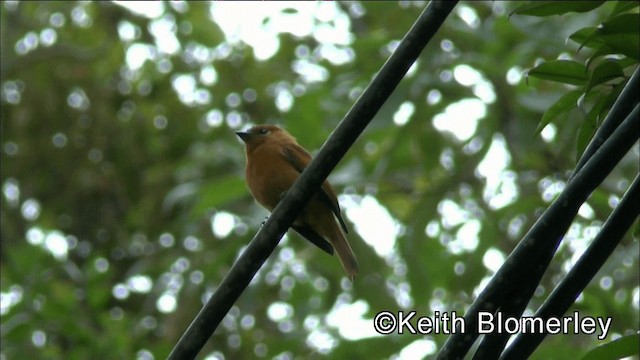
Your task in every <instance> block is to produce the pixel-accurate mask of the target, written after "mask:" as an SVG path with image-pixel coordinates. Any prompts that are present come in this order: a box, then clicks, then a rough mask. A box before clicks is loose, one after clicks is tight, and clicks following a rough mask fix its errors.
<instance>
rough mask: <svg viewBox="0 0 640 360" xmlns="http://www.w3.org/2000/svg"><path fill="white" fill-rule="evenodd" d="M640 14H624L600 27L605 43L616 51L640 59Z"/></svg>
mask: <svg viewBox="0 0 640 360" xmlns="http://www.w3.org/2000/svg"><path fill="white" fill-rule="evenodd" d="M638 28H640V14H623V15H619V16H616V17H614V18H612V19H611V20H608V21H605V22H603V23H602V25H601V26H600V27H598V33H599V34H600V35H601V37H602V39H603V41H604V43H605V44H607V45H609V46H610V47H611V48H612V49H613V50H614V51H615V52H618V53H620V54H622V55H625V56H628V57H630V58H632V59H636V60H640V32H638Z"/></svg>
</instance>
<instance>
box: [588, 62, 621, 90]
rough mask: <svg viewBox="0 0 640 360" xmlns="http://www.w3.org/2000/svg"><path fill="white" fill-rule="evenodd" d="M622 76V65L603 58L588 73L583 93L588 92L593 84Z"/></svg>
mask: <svg viewBox="0 0 640 360" xmlns="http://www.w3.org/2000/svg"><path fill="white" fill-rule="evenodd" d="M622 77H624V72H623V71H622V67H620V65H619V64H618V63H617V62H615V61H613V60H605V61H603V62H602V63H600V64H598V66H596V68H595V69H593V71H592V72H591V73H590V75H589V81H588V82H587V88H586V90H585V93H588V92H589V90H591V89H592V88H593V87H594V86H597V85H600V84H603V83H606V82H607V81H610V80H613V79H616V78H622Z"/></svg>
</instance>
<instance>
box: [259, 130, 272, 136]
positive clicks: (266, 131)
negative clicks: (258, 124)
mask: <svg viewBox="0 0 640 360" xmlns="http://www.w3.org/2000/svg"><path fill="white" fill-rule="evenodd" d="M258 132H259V133H260V134H261V135H265V134H268V133H269V130H267V129H260V130H259V131H258Z"/></svg>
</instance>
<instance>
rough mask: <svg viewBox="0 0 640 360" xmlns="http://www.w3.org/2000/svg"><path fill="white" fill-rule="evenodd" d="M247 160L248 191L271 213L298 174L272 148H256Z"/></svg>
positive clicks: (278, 152)
mask: <svg viewBox="0 0 640 360" xmlns="http://www.w3.org/2000/svg"><path fill="white" fill-rule="evenodd" d="M247 159H248V160H247V168H246V177H247V184H248V186H249V190H251V193H252V194H253V197H255V198H256V200H257V201H258V202H259V203H260V204H261V205H262V206H264V207H265V208H267V209H268V210H269V211H271V210H273V209H274V208H275V207H276V205H278V202H280V199H281V197H282V195H283V194H284V193H285V192H286V191H287V190H289V188H291V186H292V185H293V183H294V182H295V181H296V179H297V178H298V176H300V174H299V173H298V171H297V170H296V169H295V168H294V167H293V166H292V165H291V164H289V163H288V162H287V161H286V159H285V158H284V156H283V155H282V153H281V152H280V151H277V149H273V148H272V147H264V148H262V147H261V148H257V149H255V151H254V152H253V153H252V154H251V155H250V156H249V157H248V158H247Z"/></svg>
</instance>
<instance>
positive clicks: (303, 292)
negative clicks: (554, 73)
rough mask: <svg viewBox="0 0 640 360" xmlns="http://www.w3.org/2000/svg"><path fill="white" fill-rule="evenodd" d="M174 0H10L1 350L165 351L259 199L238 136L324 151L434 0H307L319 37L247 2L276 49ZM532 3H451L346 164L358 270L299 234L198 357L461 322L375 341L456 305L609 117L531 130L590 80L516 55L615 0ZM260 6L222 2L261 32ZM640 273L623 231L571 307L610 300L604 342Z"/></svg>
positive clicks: (577, 244)
mask: <svg viewBox="0 0 640 360" xmlns="http://www.w3.org/2000/svg"><path fill="white" fill-rule="evenodd" d="M161 4H162V5H161V6H160V11H159V12H158V13H156V14H147V15H143V14H140V13H136V12H132V11H130V10H129V9H127V8H124V7H122V6H119V5H117V4H114V3H111V2H20V3H18V2H13V1H5V2H2V4H1V6H2V9H1V11H2V17H1V23H0V26H1V29H0V30H1V54H0V56H1V60H2V61H1V66H0V71H1V76H2V98H1V101H2V102H1V105H2V107H1V110H0V117H1V121H2V123H1V124H2V133H1V136H2V149H1V151H2V163H1V170H2V180H1V182H2V192H3V197H2V213H1V225H2V227H1V236H2V238H1V242H0V245H1V246H2V248H1V253H0V255H1V263H0V265H1V270H2V272H1V280H2V286H1V296H2V307H1V308H0V311H1V314H2V327H1V335H2V358H3V359H4V358H6V359H13V358H18V357H20V358H23V357H26V358H65V359H85V358H90V357H94V358H131V357H138V358H143V359H146V358H163V357H165V356H166V355H167V354H168V353H169V351H170V350H171V348H172V346H173V345H174V344H175V342H176V341H177V339H178V338H179V336H180V335H181V333H182V332H183V331H184V329H185V328H186V327H187V326H188V324H189V322H190V321H191V319H192V318H193V317H194V316H195V314H196V313H197V311H198V310H199V309H200V308H201V306H202V304H203V301H204V300H205V299H206V298H207V297H208V296H209V295H210V294H211V293H212V292H213V291H215V289H216V286H217V284H218V283H219V282H220V281H221V279H222V278H223V277H224V275H225V274H226V272H227V271H228V270H229V268H230V266H231V265H232V263H233V261H234V260H235V259H236V257H237V254H238V252H239V251H241V249H242V248H243V246H244V245H245V244H246V243H247V242H248V241H249V240H250V239H251V237H252V236H253V235H254V234H255V232H256V230H257V228H258V227H259V226H260V223H261V221H262V220H263V218H264V216H265V215H267V213H266V211H264V210H263V209H261V208H259V207H258V206H257V205H256V204H255V203H254V201H253V199H252V198H251V197H250V195H249V192H248V190H247V189H246V186H245V185H244V179H243V170H244V153H243V148H242V145H241V143H240V142H239V141H238V139H237V138H236V137H235V135H234V131H236V130H238V129H242V128H244V127H246V126H248V125H250V124H257V123H277V124H280V125H283V126H285V127H286V128H287V129H288V130H289V131H290V132H291V133H292V134H294V135H295V136H296V137H297V138H298V141H299V142H300V143H301V144H304V145H305V146H306V147H307V148H308V149H317V148H318V147H319V146H320V145H321V144H322V142H323V141H324V139H326V137H327V136H328V134H329V133H330V132H331V130H332V129H333V128H334V127H335V125H336V124H337V123H338V121H339V120H340V119H341V118H342V116H343V115H344V114H345V113H346V111H347V110H348V109H349V107H350V106H351V104H352V103H353V102H354V101H355V99H356V98H357V96H358V95H359V94H360V92H361V91H362V90H363V89H364V88H365V87H366V86H367V84H368V82H369V81H370V79H371V76H372V75H373V74H374V73H375V72H376V71H377V70H378V69H379V68H380V67H381V66H382V64H383V63H384V61H385V60H386V58H387V57H388V56H389V54H390V52H391V51H392V50H393V47H394V44H396V42H397V40H399V39H400V38H401V37H402V36H403V35H404V33H405V32H406V31H407V30H408V29H409V27H410V25H411V24H412V22H413V21H414V20H415V18H416V17H417V15H418V14H419V13H420V11H421V10H422V9H423V8H424V6H425V3H424V2H404V1H402V2H399V3H398V2H379V3H365V2H349V3H329V2H326V3H325V2H322V3H316V4H309V5H308V6H307V7H309V6H311V7H313V8H314V12H313V14H314V15H315V16H312V17H310V18H309V19H308V20H309V21H311V22H312V26H311V30H310V32H309V31H307V32H306V33H305V31H304V29H300V28H295V27H293V28H292V27H291V24H293V22H291V21H293V19H294V18H295V17H296V16H302V14H304V11H303V10H301V9H298V8H296V6H293V5H292V6H291V7H288V8H287V7H283V8H282V9H280V10H277V11H273V9H274V7H269V5H266V4H262V5H260V6H258V4H255V3H254V4H253V5H252V6H255V8H253V10H252V11H263V12H264V14H269V15H265V17H264V19H263V21H262V22H261V23H259V25H260V26H261V29H263V30H265V31H266V32H267V33H269V32H271V35H268V36H266V37H265V38H262V39H258V40H256V41H258V42H261V43H266V44H269V41H271V40H269V39H277V44H275V45H272V46H271V47H268V46H267V47H266V48H267V49H268V50H269V49H271V50H272V51H273V55H272V56H270V57H266V56H265V55H263V54H261V53H258V52H257V50H255V49H256V48H254V47H253V46H251V45H250V44H247V43H245V42H243V41H241V40H237V39H234V38H233V36H231V35H230V34H225V32H224V31H223V28H222V26H220V25H219V24H218V23H216V21H213V19H220V18H224V17H225V16H226V15H227V14H226V12H229V9H230V7H233V6H236V7H239V6H241V5H240V4H225V5H219V4H215V5H211V4H209V3H205V2H193V3H184V2H163V3H161ZM636 4H637V3H636ZM518 5H521V4H519V3H516V2H508V3H507V2H466V3H461V4H459V5H458V6H457V7H456V9H455V10H454V12H453V13H452V15H451V16H450V17H449V18H448V19H447V20H446V22H445V25H444V26H443V28H442V29H441V30H440V32H439V33H438V35H437V36H436V38H435V39H434V41H433V42H432V43H431V44H430V45H429V46H428V47H427V49H426V50H425V51H424V52H423V54H422V56H421V58H420V60H419V61H418V62H417V63H416V64H415V65H414V67H413V68H412V70H410V72H409V74H408V75H407V77H406V79H405V80H404V81H403V82H402V83H401V84H400V86H399V88H398V89H397V90H396V92H395V93H394V94H393V95H392V97H391V98H390V99H389V100H388V101H387V103H386V104H385V105H384V106H383V108H382V110H381V111H380V113H379V114H378V115H377V116H376V118H375V119H374V121H373V122H372V124H371V125H370V126H369V127H368V128H367V130H366V131H365V133H364V134H363V135H362V137H361V138H360V139H359V141H358V142H357V143H356V144H355V145H354V147H353V148H352V149H351V150H350V152H349V153H348V154H347V156H346V157H345V159H343V160H342V162H341V163H340V165H339V166H338V168H337V169H336V171H334V173H333V174H332V176H331V178H330V179H331V181H332V183H333V184H334V187H335V188H336V189H337V191H338V193H340V194H341V195H340V200H341V203H342V206H343V208H344V209H345V211H346V214H347V218H348V219H349V222H350V227H351V229H352V231H351V233H350V236H349V237H350V242H351V244H352V246H353V247H354V250H355V252H356V253H357V255H358V258H359V261H360V263H361V273H360V275H359V276H358V278H357V279H356V281H355V282H354V283H353V285H350V284H349V283H348V281H346V279H345V278H344V277H343V273H342V269H341V268H340V265H339V263H338V261H337V259H336V258H331V257H328V256H326V255H325V254H324V253H322V252H321V251H319V250H318V249H315V248H313V247H312V246H310V245H309V244H308V243H306V242H305V241H302V240H301V239H300V238H299V237H298V236H297V235H294V234H289V235H288V236H287V237H286V238H285V239H284V240H283V241H282V243H281V245H280V246H279V247H278V249H277V250H276V252H275V253H274V254H273V256H272V257H271V259H270V260H269V261H268V262H267V263H266V264H265V266H264V267H263V269H262V270H261V271H260V272H259V273H258V275H257V276H256V278H255V279H254V281H253V282H252V284H251V285H250V286H249V288H248V289H247V290H246V291H245V293H244V294H243V295H242V297H241V298H240V300H239V301H238V303H237V304H236V305H235V306H234V307H233V309H232V311H231V312H230V313H229V315H228V316H227V318H226V319H225V321H224V322H223V326H221V328H220V329H218V331H217V332H216V333H215V334H214V336H213V337H212V339H211V341H210V342H209V343H208V345H207V347H206V348H205V349H204V350H203V351H202V352H201V356H202V358H205V357H207V356H209V357H210V358H232V359H233V358H253V357H265V358H274V357H277V358H281V359H285V358H293V357H296V358H306V357H319V356H320V355H321V354H331V357H336V358H337V357H342V356H347V355H349V356H352V357H356V358H365V357H367V358H370V357H374V358H383V357H391V356H394V355H399V356H401V357H403V356H408V357H413V356H412V355H416V354H418V355H422V356H424V355H430V354H434V353H435V351H437V348H438V347H440V346H441V345H442V343H443V342H444V341H445V340H446V335H435V336H428V337H416V336H411V335H403V336H399V335H393V336H384V337H379V336H376V337H373V336H372V325H371V319H372V317H373V316H374V315H375V314H376V313H377V312H379V311H382V310H391V311H397V310H404V311H410V310H417V311H418V312H419V313H420V314H422V315H425V316H431V315H433V312H434V311H457V312H458V313H459V314H462V313H464V310H465V306H468V305H469V304H470V303H471V301H472V300H473V297H474V295H475V294H477V292H478V291H479V289H481V288H482V286H483V284H484V283H486V281H487V279H488V278H489V277H490V276H491V275H492V274H493V272H495V270H496V269H497V268H498V267H499V265H500V262H501V261H502V259H504V257H505V256H506V254H508V253H509V252H510V251H511V249H513V247H514V246H515V244H516V243H517V241H518V240H519V239H520V238H521V237H522V235H523V234H524V232H526V230H527V229H528V228H529V227H530V226H531V225H532V224H533V222H535V220H536V218H537V216H538V215H539V214H540V213H541V211H542V210H544V208H545V207H546V206H548V204H549V203H550V201H552V200H553V197H554V196H555V195H556V194H557V193H558V192H559V191H560V190H561V189H562V187H563V185H564V182H565V181H566V179H567V178H568V176H569V175H570V171H571V169H573V167H574V165H575V162H576V158H577V156H579V153H580V151H581V149H582V148H583V147H584V143H585V142H586V140H585V139H587V140H588V137H589V136H590V134H592V132H593V129H594V128H595V126H597V120H598V118H597V117H596V118H591V117H588V116H586V117H585V115H584V111H581V110H582V109H580V108H576V107H575V106H570V107H567V111H560V112H559V115H558V116H557V117H554V118H553V119H551V120H553V121H550V125H548V126H547V127H546V128H545V129H544V130H542V133H540V134H538V135H536V129H538V126H539V123H540V121H541V119H542V116H543V113H545V111H546V110H547V109H549V108H550V106H551V105H552V104H554V103H556V101H557V100H558V99H560V98H561V97H562V96H563V95H566V94H567V93H569V92H570V91H572V90H575V89H576V88H575V87H572V86H573V85H565V84H559V83H556V82H551V81H545V80H540V79H537V78H534V77H533V75H535V72H534V73H532V76H531V77H529V78H528V81H525V78H524V73H525V70H526V69H530V68H534V67H536V66H537V65H539V64H540V62H541V61H543V60H556V59H564V60H574V61H576V62H578V63H582V64H584V63H585V61H586V60H588V59H590V56H591V55H592V54H593V49H591V48H589V47H586V48H582V49H580V51H578V48H579V46H580V43H579V42H571V41H565V40H566V39H567V38H568V37H569V35H571V34H574V33H575V32H576V31H578V30H580V29H583V28H585V27H589V26H597V25H598V24H599V23H600V22H602V21H603V20H604V19H605V17H607V16H611V14H612V12H615V11H617V10H619V6H620V5H619V4H617V3H616V2H611V3H606V4H604V5H602V6H600V7H597V8H595V9H590V10H589V11H586V12H584V13H580V14H576V13H570V14H565V15H562V16H546V17H530V16H525V15H521V14H515V15H512V16H509V13H510V11H512V10H513V9H514V8H515V7H517V6H518ZM245 8H246V7H245ZM269 9H270V10H269ZM247 11H248V10H247ZM626 11H632V12H633V11H635V12H636V13H637V7H636V8H635V10H634V7H631V9H626ZM246 15H247V19H246V20H245V21H243V20H242V19H238V17H241V16H242V14H241V13H239V12H229V14H228V17H229V18H231V19H234V20H235V21H237V22H238V23H242V24H243V25H244V26H245V27H246V26H249V25H248V24H249V23H250V17H249V16H248V15H249V13H247V14H246ZM288 17H289V18H288ZM218 21H220V20H218ZM282 24H288V25H287V26H283V25H282ZM274 32H275V34H274ZM256 36H257V35H256ZM172 39H175V41H172ZM631 40H633V39H631ZM172 43H176V44H177V45H178V47H177V48H176V49H175V51H170V50H167V46H168V45H167V44H172ZM611 52H612V53H613V52H615V51H613V50H612V51H611ZM256 55H258V57H256ZM265 57H266V58H265ZM628 58H631V59H632V57H624V56H622V57H617V58H608V60H611V61H617V62H618V63H619V66H620V69H621V71H622V73H621V74H620V75H619V76H612V77H611V78H608V79H607V81H603V82H602V83H598V84H596V85H595V86H597V87H594V91H592V94H593V95H591V98H587V99H585V101H584V103H586V104H592V103H596V104H597V100H598V99H599V98H603V97H605V95H607V96H608V95H609V94H612V93H615V92H616V91H619V88H620V86H621V84H624V79H625V78H628V76H629V74H630V73H631V71H633V67H632V66H631V65H633V64H636V65H637V59H632V60H633V61H630V62H629V61H628ZM145 59H146V60H145ZM136 64H138V65H140V66H139V67H138V66H137V65H136ZM538 70H540V68H538ZM543 78H544V77H543ZM552 79H553V78H552ZM603 94H604V95H603ZM573 100H574V101H573V102H570V104H571V105H575V102H576V100H577V99H573ZM600 106H602V107H603V109H604V110H603V111H605V110H606V108H607V106H610V104H608V105H607V104H606V103H605V102H604V101H603V104H601V105H600ZM588 113H591V112H588ZM443 114H446V115H444V116H443ZM474 119H478V121H477V122H476V121H474ZM585 119H586V120H585ZM589 121H592V122H589ZM460 124H462V126H461V125H460ZM585 124H586V125H585ZM444 126H452V127H453V128H455V129H457V133H452V132H450V131H445V130H443V127H444ZM538 130H539V129H538ZM465 131H466V132H467V134H466V135H465V134H464V132H465ZM461 134H462V135H461ZM637 162H638V150H637V146H636V147H635V148H634V151H633V153H631V154H629V155H628V156H627V158H626V159H625V160H624V161H623V163H622V164H620V166H618V167H617V168H616V169H615V171H614V172H613V173H612V174H610V175H609V177H608V178H607V180H606V181H605V182H604V183H603V184H602V186H600V187H599V188H598V190H596V192H594V193H593V194H592V196H591V197H590V198H589V200H588V203H587V204H586V205H585V206H583V209H582V211H581V212H580V214H579V216H578V218H576V220H575V222H574V224H573V225H572V227H571V229H570V231H569V233H568V234H567V236H566V238H565V241H564V243H563V245H562V246H561V248H560V250H559V252H558V254H557V255H556V257H555V258H554V261H553V262H552V265H551V267H550V269H549V271H548V273H547V275H545V277H544V278H543V281H542V284H541V285H540V287H539V288H538V290H537V291H536V294H535V296H534V298H533V299H532V301H531V303H530V304H529V307H528V309H529V313H532V311H534V310H535V309H536V307H537V306H538V305H539V304H540V303H541V302H542V301H543V300H544V298H545V297H546V296H547V295H548V294H549V292H550V291H551V290H552V289H553V286H554V285H555V284H557V283H558V282H559V281H560V279H561V278H562V277H563V274H565V273H566V272H567V271H568V270H569V269H570V267H571V264H573V263H574V262H575V260H576V259H577V258H578V256H579V255H580V253H581V252H582V251H584V249H585V248H586V246H587V245H588V244H589V242H590V240H591V239H593V237H594V236H595V234H596V233H597V230H598V228H599V227H600V226H601V225H602V222H603V221H604V220H605V219H606V217H607V216H608V214H609V213H610V212H611V209H612V208H613V207H615V204H616V203H617V201H618V199H619V198H620V197H621V196H622V194H623V192H624V191H625V189H626V188H627V187H628V184H629V182H630V181H631V179H632V178H633V176H634V175H635V174H636V173H637V171H638V166H637ZM385 223H389V224H391V225H390V226H387V227H384V228H381V227H378V225H379V224H385ZM372 229H373V231H374V232H375V231H378V232H377V233H374V234H373V236H372ZM379 229H383V230H385V231H384V232H382V231H381V230H379ZM373 244H376V246H380V248H374V247H373V246H372V245H373ZM376 249H377V250H376ZM380 249H383V250H380ZM384 249H386V250H384ZM637 269H638V241H637V238H634V237H633V236H632V234H631V233H629V234H627V235H626V237H625V239H624V240H623V242H622V243H621V245H620V247H619V248H618V249H617V251H616V252H615V253H614V254H613V256H612V257H611V258H610V259H609V261H608V262H607V263H606V264H605V267H604V268H603V269H602V270H601V272H600V273H599V274H598V276H597V277H596V279H594V281H593V283H592V284H591V285H590V286H589V287H588V288H587V289H586V290H585V292H584V293H583V294H582V296H581V297H580V298H579V300H578V302H577V303H576V304H575V305H574V306H573V308H572V310H578V311H580V312H581V313H582V314H584V315H590V316H609V317H612V318H613V323H612V330H611V332H610V334H609V337H608V338H607V341H610V340H611V339H615V338H616V337H618V336H620V335H625V334H630V333H633V332H634V331H636V330H637V324H638V321H639V318H638V301H639V300H638V299H639V296H640V294H639V293H640V290H639V286H638V283H639V276H638V270H637ZM354 314H355V315H354ZM358 315H359V316H360V318H361V321H360V322H358V323H357V324H353V323H352V321H351V319H352V316H354V317H355V318H357V317H358ZM347 321H349V322H350V323H349V324H347V323H346V322H347ZM356 325H357V326H356ZM358 326H359V327H358ZM599 344H602V342H601V341H598V340H597V339H596V337H595V336H586V335H563V336H551V337H549V338H548V339H546V340H545V342H543V344H542V346H541V347H540V349H539V351H538V352H537V353H536V354H537V356H540V358H572V357H575V355H576V354H582V353H584V352H586V351H587V350H589V349H591V348H593V347H595V346H597V345H599Z"/></svg>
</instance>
